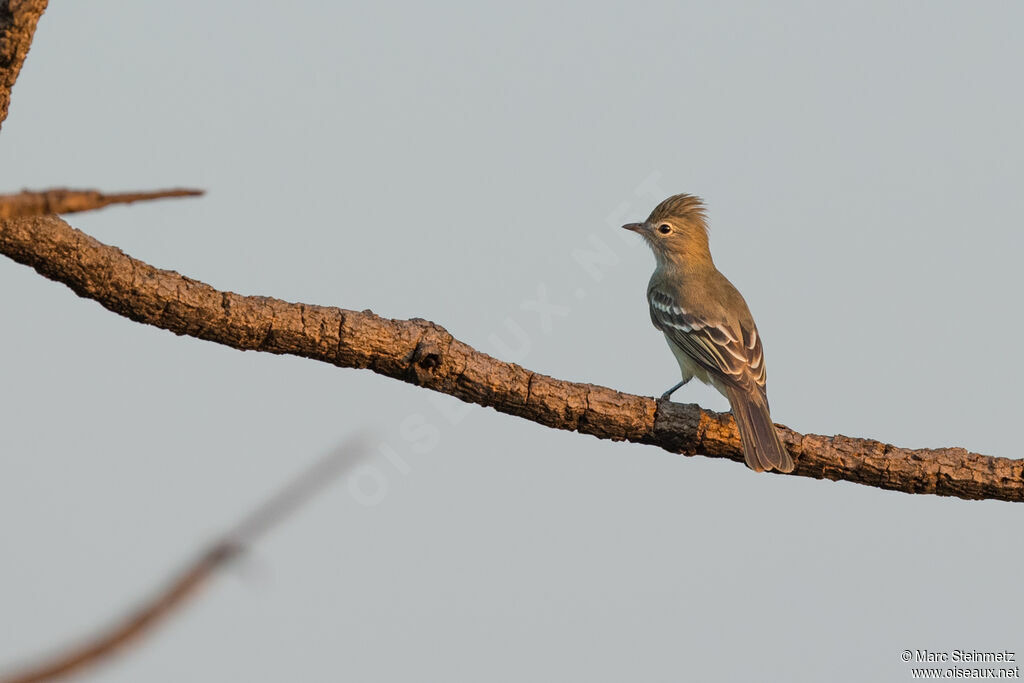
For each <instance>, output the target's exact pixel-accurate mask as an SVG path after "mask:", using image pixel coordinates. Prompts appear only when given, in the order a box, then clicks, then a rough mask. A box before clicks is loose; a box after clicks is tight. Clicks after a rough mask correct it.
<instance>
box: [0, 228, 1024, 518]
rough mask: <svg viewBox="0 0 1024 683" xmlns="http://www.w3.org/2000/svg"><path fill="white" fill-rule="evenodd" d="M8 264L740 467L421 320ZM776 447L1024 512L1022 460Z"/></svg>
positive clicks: (45, 243)
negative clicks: (1015, 505) (1021, 507)
mask: <svg viewBox="0 0 1024 683" xmlns="http://www.w3.org/2000/svg"><path fill="white" fill-rule="evenodd" d="M0 252H2V253H4V254H6V255H7V256H9V257H11V258H12V259H14V260H15V261H18V262H19V263H24V264H26V265H28V266H31V267H32V268H35V269H36V270H37V271H38V272H39V273H40V274H42V275H44V276H45V277H48V278H51V279H53V280H57V281H58V282H63V283H64V284H66V285H67V286H68V287H70V288H71V289H72V290H74V291H75V292H76V293H78V294H79V295H80V296H83V297H87V298H90V299H93V300H95V301H97V302H99V303H100V304H101V305H103V306H104V307H106V308H108V309H109V310H111V311H114V312H115V313H117V314H119V315H123V316H125V317H128V318H131V319H132V320H136V321H138V322H142V323H146V324H148V325H154V326H156V327H161V328H163V329H166V330H170V331H172V332H174V333H175V334H186V335H189V336H193V337H197V338H199V339H206V340H209V341H214V342H217V343H219V344H224V345H226V346H230V347H233V348H236V349H243V350H257V351H265V352H268V353H285V354H292V355H296V356H304V357H306V358H313V359H316V360H319V361H323V362H325V363H330V364H332V365H337V366H340V367H348V368H368V369H370V370H372V371H374V372H377V373H380V374H382V375H386V376H388V377H392V378H395V379H399V380H402V381H404V382H410V383H412V384H417V385H419V386H423V387H426V388H428V389H432V390H434V391H439V392H442V393H446V394H450V395H452V396H455V397H457V398H459V399H462V400H463V401H468V402H473V403H479V404H480V405H484V406H491V407H493V408H495V409H496V410H499V411H501V412H504V413H509V414H511V415H518V416H520V417H523V418H526V419H528V420H532V421H533V422H537V423H538V424H542V425H545V426H548V427H552V428H555V429H567V430H575V431H579V432H582V433H585V434H592V435H594V436H597V437H599V438H602V439H612V440H628V441H636V442H640V443H649V444H656V445H658V446H661V447H662V448H664V449H666V450H669V451H671V452H673V453H685V454H687V455H692V454H697V453H700V454H703V455H708V456H713V457H725V458H729V459H732V460H735V461H737V462H742V460H743V453H742V449H741V447H740V442H739V436H738V435H737V433H736V428H735V423H734V422H733V420H732V416H731V415H729V414H728V413H713V412H709V411H706V410H702V409H701V408H700V407H699V406H696V405H682V404H676V403H669V402H667V401H661V402H656V401H655V400H654V399H652V398H648V397H644V396H634V395H631V394H625V393H622V392H618V391H614V390H612V389H608V388H606V387H601V386H595V385H593V384H580V383H576V382H566V381H563V380H558V379H554V378H551V377H547V376H545V375H541V374H539V373H535V372H531V371H530V370H527V369H525V368H523V367H520V366H519V365H516V364H514V363H505V362H502V361H500V360H497V359H495V358H492V357H491V356H488V355H486V354H484V353H481V352H479V351H477V350H476V349H474V348H472V347H470V346H469V345H468V344H465V343H463V342H461V341H459V340H457V339H455V338H453V337H452V335H450V334H449V333H448V332H447V331H446V330H445V329H444V328H442V327H440V326H439V325H436V324H434V323H432V322H429V321H427V320H421V319H418V318H417V319H413V320H389V319H387V318H382V317H379V316H377V315H374V314H373V313H372V312H370V311H362V312H359V311H347V310H342V309H339V308H329V307H324V306H313V305H309V304H296V303H288V302H285V301H280V300H278V299H272V298H269V297H261V296H241V295H239V294H234V293H232V292H224V291H219V290H217V289H214V288H213V287H211V286H209V285H207V284H205V283H202V282H198V281H196V280H193V279H191V278H187V277H183V276H182V275H179V274H178V273H175V272H173V271H168V270H160V269H158V268H154V267H153V266H151V265H149V264H147V263H143V262H142V261H139V260H137V259H133V258H131V257H130V256H128V255H126V254H124V253H123V252H121V251H120V250H119V249H116V248H114V247H110V246H107V245H105V244H102V243H101V242H99V241H97V240H95V239H93V238H92V237H90V236H88V235H86V234H84V233H82V232H81V231H79V230H75V229H74V228H72V227H71V226H70V225H68V224H67V223H65V222H64V221H63V220H61V219H60V218H57V217H56V216H41V217H35V218H25V219H17V220H11V221H0ZM781 434H782V437H783V439H784V440H785V442H786V445H787V446H788V448H789V449H790V452H791V453H792V454H793V455H794V457H795V459H796V461H797V468H796V471H795V472H794V474H795V475H798V476H804V477H814V478H818V479H843V480H846V481H851V482H856V483H858V484H865V485H868V486H877V487H879V488H884V489H894V490H898V491H905V492H907V493H934V494H938V495H944V496H957V497H960V498H967V499H977V498H994V499H998V500H1008V501H1022V500H1024V461H1022V460H1010V459H1008V458H997V457H991V456H986V455H980V454H978V453H971V452H969V451H966V450H964V449H962V448H938V449H921V450H909V449H904V448H897V447H895V446H890V445H888V444H883V443H880V442H878V441H874V440H871V439H857V438H848V437H845V436H834V437H827V436H817V435H814V434H800V433H798V432H795V431H793V430H790V429H787V428H782V429H781ZM762 476H763V475H762ZM765 481H768V479H767V478H765Z"/></svg>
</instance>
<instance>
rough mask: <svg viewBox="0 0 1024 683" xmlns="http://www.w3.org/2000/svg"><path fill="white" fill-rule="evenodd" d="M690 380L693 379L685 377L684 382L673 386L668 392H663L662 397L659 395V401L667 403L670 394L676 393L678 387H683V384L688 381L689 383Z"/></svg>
mask: <svg viewBox="0 0 1024 683" xmlns="http://www.w3.org/2000/svg"><path fill="white" fill-rule="evenodd" d="M691 379H693V377H692V376H691V377H687V378H686V379H684V380H682V381H680V382H679V384H676V385H675V386H673V387H672V388H671V389H669V390H668V391H666V392H665V393H664V394H662V395H661V400H662V401H667V400H668V399H669V397H670V396H672V394H674V393H676V390H677V389H678V388H679V387H681V386H683V385H684V384H686V383H687V382H689V381H690V380H691Z"/></svg>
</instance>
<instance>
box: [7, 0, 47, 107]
mask: <svg viewBox="0 0 1024 683" xmlns="http://www.w3.org/2000/svg"><path fill="white" fill-rule="evenodd" d="M46 4H47V0H9V2H4V3H0V125H3V122H4V120H5V119H6V118H7V109H8V107H9V106H10V104H11V88H12V87H14V82H15V81H16V80H18V74H19V73H21V65H22V64H24V62H25V55H27V54H28V48H29V46H30V45H32V37H33V36H34V35H35V33H36V24H37V23H38V22H39V17H41V16H42V15H43V12H44V11H45V10H46Z"/></svg>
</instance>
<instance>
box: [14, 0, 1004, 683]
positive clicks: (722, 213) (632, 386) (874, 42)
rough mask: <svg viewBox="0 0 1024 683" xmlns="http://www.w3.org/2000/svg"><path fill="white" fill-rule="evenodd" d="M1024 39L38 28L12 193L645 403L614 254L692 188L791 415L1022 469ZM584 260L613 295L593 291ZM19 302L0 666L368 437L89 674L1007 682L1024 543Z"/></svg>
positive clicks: (297, 22) (917, 513)
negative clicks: (965, 451) (149, 195)
mask: <svg viewBox="0 0 1024 683" xmlns="http://www.w3.org/2000/svg"><path fill="white" fill-rule="evenodd" d="M1022 24H1024V6H1022V5H1021V4H1020V3H1013V2H993V3H950V2H933V3H923V2H916V3H891V2H873V3H856V4H855V3H846V4H845V6H838V5H837V3H825V4H821V3H770V4H769V3H711V2H707V3H701V4H680V3H628V4H627V3H622V4H612V3H603V2H602V3H565V4H562V5H556V6H552V5H551V4H550V3H539V2H516V3H504V4H501V5H492V4H481V3H441V4H438V3H431V4H430V5H422V4H415V3H387V4H376V5H370V4H369V3H366V4H360V5H353V4H350V3H335V4H331V3H314V2H306V3H292V4H290V5H289V6H288V7H285V6H283V5H281V4H280V3H270V2H253V3H247V4H246V6H245V8H244V9H242V8H241V5H239V4H238V3H227V2H189V1H183V2H175V3H139V2H127V1H123V2H96V3H70V2H64V3H53V5H52V6H51V8H50V10H49V11H48V12H47V14H46V15H45V16H44V17H43V19H42V21H41V23H40V27H39V31H38V33H37V35H36V40H35V43H34V45H33V48H32V52H31V53H30V55H29V58H28V61H27V63H26V65H25V68H24V71H23V73H22V76H21V79H20V80H19V82H18V84H17V86H16V87H15V90H14V93H13V103H12V107H11V113H10V118H9V119H8V120H7V122H6V123H5V124H4V127H3V133H2V135H0V155H2V157H0V158H2V159H3V160H4V162H5V163H3V165H2V167H0V187H3V188H6V191H15V190H18V189H20V188H22V187H33V188H42V187H49V186H58V185H70V186H76V187H98V188H102V189H105V190H111V191H114V190H134V189H149V188H160V187H167V186H180V185H189V186H199V187H203V188H206V189H207V190H208V191H209V194H208V195H207V196H206V197H204V198H202V199H200V200H181V201H175V202H163V203H153V204H149V205H140V206H136V207H131V208H112V209H108V210H105V211H102V212H98V213H95V214H89V215H82V216H72V217H70V222H71V223H72V224H73V225H75V226H76V227H79V228H80V229H82V230H85V231H86V232H88V233H90V234H92V235H94V236H95V237H97V238H98V239H100V240H103V241H105V242H107V243H110V244H115V245H117V246H118V247H120V248H122V249H124V250H125V251H126V252H128V253H129V254H132V255H133V256H135V257H138V258H141V259H144V260H146V261H148V262H149V263H152V264H154V265H157V266H160V267H165V268H171V269H174V270H178V271H179V272H182V273H184V274H186V275H189V276H191V277H195V278H198V279H201V280H204V281H206V282H209V283H211V284H212V285H214V286H217V287H220V288H225V289H230V290H232V291H236V292H240V293H244V294H266V295H272V296H276V297H280V298H283V299H287V300H291V301H303V302H309V303H317V304H325V305H338V306H342V307H346V308H352V309H363V308H372V309H373V310H374V311H375V312H378V313H380V314H381V315H385V316H388V317H396V318H405V317H414V316H419V317H424V318H429V319H431V320H434V321H436V322H439V323H441V324H443V325H445V326H446V327H447V328H448V329H449V330H450V331H451V332H452V333H453V334H455V335H456V336H457V337H459V338H460V339H463V340H464V341H466V342H468V343H470V344H472V345H474V346H476V347H477V348H479V349H481V350H483V351H486V352H489V353H492V354H494V355H497V356H501V357H504V358H507V359H510V360H517V361H520V362H521V363H523V364H524V365H525V366H527V367H529V368H531V369H534V370H537V371H540V372H544V373H547V374H551V375H554V376H556V377H560V378H565V379H572V380H580V381H588V382H594V383H599V384H604V385H607V386H611V387H615V388H617V389H621V390H623V391H629V392H634V393H641V394H647V395H652V394H657V393H660V392H661V391H663V390H664V389H665V388H666V387H668V386H669V385H670V384H672V383H674V382H675V381H676V379H677V377H678V370H677V368H676V365H675V361H674V360H673V359H672V357H671V355H670V353H669V351H668V349H667V348H666V347H665V345H664V341H663V339H662V338H661V335H660V334H659V333H657V332H656V331H655V330H654V329H653V328H652V327H651V326H650V322H649V320H648V314H647V311H646V304H645V301H644V291H645V287H646V283H647V278H648V277H649V275H650V272H651V270H652V268H653V259H652V257H651V255H650V254H649V253H648V252H647V250H646V248H644V247H643V246H641V245H640V244H639V243H638V242H639V240H636V239H634V240H632V241H630V240H624V239H622V238H623V237H635V236H631V235H629V234H625V233H624V234H623V235H621V236H620V234H619V233H618V232H616V230H617V227H616V226H618V225H619V224H621V223H622V222H625V221H626V220H628V219H632V220H636V219H642V218H644V217H646V215H647V214H648V212H649V211H650V209H651V208H652V206H653V205H654V204H655V203H656V202H657V201H658V200H659V199H661V198H662V197H661V196H655V195H659V194H661V195H668V194H674V193H677V192H683V191H685V192H691V193H696V194H699V195H701V196H703V197H704V198H705V199H706V201H707V203H708V206H709V211H710V221H711V231H712V233H711V234H712V251H713V253H714V255H715V258H716V261H717V263H718V265H719V267H720V268H721V269H722V270H723V272H725V273H726V274H727V275H728V276H729V277H730V278H731V279H732V280H733V282H734V283H735V284H736V285H737V287H738V288H739V289H740V290H741V291H742V292H743V293H744V295H745V296H746V298H747V301H748V302H749V304H750V306H751V309H752V310H753V312H754V315H755V317H756V318H757V321H758V324H759V327H760V330H761V332H762V335H763V337H764V339H765V350H766V354H767V359H768V367H769V379H770V382H769V386H770V389H771V399H772V408H773V415H774V417H775V419H776V420H777V421H779V422H782V423H785V424H788V425H790V426H792V427H793V428H795V429H798V430H801V431H805V432H814V433H819V434H835V433H842V434H848V435H853V436H864V437H872V438H876V439H880V440H883V441H887V442H891V443H895V444H898V445H901V446H907V447H927V446H952V445H957V446H964V447H967V448H970V449H972V450H975V451H979V452H982V453H988V454H993V455H1002V456H1009V457H1018V456H1020V455H1021V450H1020V440H1019V436H1018V430H1019V426H1020V423H1021V408H1022V400H1021V393H1020V389H1019V387H1020V386H1021V385H1022V382H1024V369H1022V367H1024V366H1022V364H1021V362H1020V344H1021V340H1022V339H1024V324H1022V322H1021V318H1020V314H1019V312H1018V311H1019V306H1020V303H1019V297H1020V292H1021V291H1022V284H1024V276H1022V274H1021V269H1020V266H1019V262H1020V256H1021V254H1022V253H1024V251H1022V247H1024V238H1022V236H1021V231H1020V226H1021V220H1022V217H1024V193H1022V192H1021V190H1020V188H1021V186H1022V183H1024V165H1022V161H1021V159H1022V158H1024V135H1022V129H1021V122H1022V121H1024V90H1022V89H1021V87H1020V65H1021V64H1022V63H1024V44H1022V43H1021V41H1020V35H1019V34H1020V26H1021V25H1022ZM651 188H655V189H651ZM595 239H596V240H600V241H602V242H603V243H604V244H606V245H607V247H608V249H610V250H611V251H612V252H613V253H614V255H615V257H614V259H613V260H614V262H613V263H610V264H608V265H606V266H604V267H602V269H601V275H602V276H601V277H600V278H599V279H595V278H594V277H592V276H591V275H590V274H588V272H587V271H585V270H584V269H582V268H581V267H580V266H579V265H578V264H577V263H576V261H574V259H573V257H572V254H573V251H574V250H575V249H579V248H582V247H588V248H592V245H593V240H595ZM539 287H543V288H544V289H545V291H546V294H547V297H548V298H549V299H551V300H552V301H553V302H555V303H558V304H560V305H563V306H565V307H568V308H569V312H568V314H567V315H565V316H564V317H558V318H556V319H555V320H554V321H553V324H552V326H551V328H550V329H549V330H545V329H544V328H543V326H542V325H541V322H542V321H541V319H540V318H539V317H538V316H537V315H536V314H535V313H534V312H531V311H529V310H524V309H523V308H522V304H523V302H524V301H529V300H531V299H536V298H537V293H538V288H539ZM0 291H2V292H3V296H2V297H0V320H3V321H4V322H3V330H2V334H0V358H3V359H4V360H3V362H0V384H2V386H3V391H2V392H0V416H2V418H0V419H2V425H0V467H2V472H3V474H2V476H0V547H2V548H3V559H2V562H0V615H2V618H0V663H10V662H14V661H21V660H23V659H24V657H25V656H27V655H30V654H33V653H39V652H42V651H45V650H47V649H50V648H52V647H53V646H56V645H59V644H64V643H66V642H68V641H69V640H73V639H75V638H76V637H78V636H80V635H82V634H83V633H87V632H90V631H91V630H92V629H93V628H95V627H96V626H97V625H98V624H103V623H108V622H109V621H110V620H111V619H113V618H115V617H116V616H119V615H121V614H122V613H123V612H124V611H125V610H126V609H127V608H129V607H130V606H132V605H134V604H135V603H136V602H137V600H138V599H139V598H140V597H142V596H144V595H148V594H150V592H151V591H152V590H153V588H154V587H155V586H157V585H159V584H160V582H161V581H163V580H164V579H165V577H167V576H168V575H169V573H170V572H171V571H172V570H174V569H176V568H178V567H180V566H181V565H182V563H183V562H184V561H186V560H187V559H188V558H190V557H192V556H193V554H194V553H195V552H196V551H197V550H198V549H199V548H200V547H202V546H203V544H204V543H206V542H207V541H208V540H209V539H211V538H212V537H213V536H214V535H216V534H218V533H220V532H221V531H222V530H224V529H225V528H227V527H229V526H231V525H232V524H233V523H234V522H235V521H236V520H237V519H238V518H239V517H240V516H241V515H243V514H244V513H245V512H246V511H248V510H249V509H250V508H251V507H252V506H253V505H254V504H255V503H256V502H257V501H260V500H261V499H263V498H264V497H265V496H266V495H267V494H268V493H269V492H271V491H272V490H274V489H275V488H276V487H277V486H278V485H280V484H281V483H282V482H283V481H285V480H287V479H288V478H289V477H290V476H292V475H294V474H295V473H296V472H297V471H299V470H300V469H302V468H303V467H304V466H305V465H306V464H308V463H310V462H311V461H313V460H314V459H315V458H317V457H318V456H320V455H322V454H323V453H325V452H327V451H328V450H330V449H331V448H333V447H334V446H335V445H337V444H338V443H339V442H340V441H342V440H343V439H344V438H345V437H346V436H348V435H350V434H352V433H354V432H355V431H358V430H360V429H369V430H371V431H372V433H373V434H375V435H376V436H375V441H374V443H377V444H379V445H381V446H382V447H384V448H385V449H391V450H392V452H393V453H396V454H398V457H400V458H401V459H402V460H403V461H404V462H406V463H407V464H408V468H407V471H406V472H405V473H403V472H402V471H400V469H399V468H396V466H395V465H394V463H393V462H392V461H389V460H388V459H387V458H385V457H383V456H375V457H374V458H373V459H372V460H370V461H369V465H370V466H372V467H373V468H375V470H374V471H375V472H377V474H378V479H376V480H373V479H372V478H369V477H368V475H366V474H365V472H364V473H363V474H362V475H361V476H360V477H359V479H357V480H355V484H358V485H359V486H354V485H353V483H352V482H353V480H349V481H339V482H338V483H337V484H336V485H334V486H332V487H331V488H330V489H329V490H328V491H327V493H326V494H325V495H323V496H321V497H320V498H318V499H317V500H316V501H315V502H314V503H313V504H312V505H310V506H309V507H308V508H306V509H304V510H303V511H302V513H301V514H300V515H299V516H297V517H296V518H294V519H292V520H291V521H290V522H289V523H288V524H287V525H286V526H284V527H283V528H280V529H279V530H277V531H276V532H274V533H273V534H272V535H271V536H270V537H268V538H267V539H266V540H265V541H264V542H262V543H260V544H259V545H258V546H257V547H256V549H255V550H254V552H253V553H252V554H251V556H250V557H249V558H248V559H247V560H246V561H245V562H244V563H242V565H241V566H239V568H238V569H237V570H235V571H232V572H228V573H226V574H224V575H222V576H220V577H219V578H218V579H217V580H216V581H215V582H214V583H213V584H211V585H210V587H209V589H208V590H207V591H205V593H204V594H203V595H202V597H201V599H199V600H198V601H196V602H194V603H193V604H191V606H189V607H188V608H187V609H186V610H185V611H184V612H182V613H181V614H179V615H178V616H177V617H176V618H174V619H173V620H172V621H171V622H169V623H168V624H166V625H165V627H164V628H162V629H161V630H160V631H159V633H158V634H157V636H156V637H154V638H152V639H150V640H147V641H146V642H145V643H144V644H143V645H142V646H141V647H138V648H135V649H133V650H131V651H130V652H128V653H127V654H126V655H125V656H123V657H121V658H119V659H117V660H116V662H115V663H113V664H112V665H110V666H105V667H103V668H101V669H97V670H96V671H95V672H94V674H93V675H91V676H87V677H86V679H87V680H95V681H125V682H127V681H139V680H145V681H181V680H201V681H224V680H245V681H280V680H304V681H340V680H351V681H413V680H416V681H446V682H447V681H540V680H545V681H588V682H597V681H609V682H610V681H624V680H638V681H679V680H703V681H756V680H789V681H821V680H837V681H863V680H886V681H889V680H892V681H900V680H911V678H910V666H909V665H907V664H904V663H903V662H902V661H900V657H899V655H900V652H901V651H902V650H904V649H918V648H921V649H923V648H929V649H932V650H952V649H955V648H960V649H979V650H1002V649H1008V650H1012V651H1016V652H1017V653H1018V659H1021V658H1022V657H1024V628H1022V627H1021V624H1020V614H1021V611H1022V607H1024V597H1022V594H1021V591H1020V568H1021V563H1022V561H1024V544H1022V541H1021V534H1020V529H1021V523H1022V510H1024V508H1021V507H1020V506H1019V505H1013V504H1009V503H999V502H967V501H961V500H953V499H945V498H938V497H933V496H910V495H906V494H901V493H893V492H886V491H880V490H876V489H871V488H866V487H862V486H855V485H852V484H845V483H833V482H827V481H815V480H811V479H804V478H797V477H779V476H756V475H754V474H753V473H751V472H748V471H746V470H744V469H743V468H741V467H739V466H737V465H736V464H734V463H730V462H717V461H713V460H710V459H706V458H700V457H697V458H683V457H675V456H672V455H669V454H667V453H665V452H663V451H661V450H659V449H656V448H650V447H643V446H638V445H629V444H616V443H610V442H606V441H599V440H597V439H594V438H591V437H588V436H581V435H578V434H570V433H563V432H555V431H552V430H548V429H545V428H542V427H540V426H538V425H535V424H532V423H529V422H525V421H522V420H518V419H516V418H512V417H508V416H504V415H499V414H497V413H495V412H494V411H492V410H489V409H483V408H479V407H472V408H469V409H466V410H462V409H461V405H462V404H460V403H458V402H457V401H455V400H453V399H449V398H446V397H441V398H437V397H436V396H434V395H432V394H429V393H428V392H426V391H424V390H421V389H418V388H415V387H412V386H409V385H405V384H402V383H399V382H396V381H392V380H389V379H386V378H383V377H380V376H378V375H374V374H372V373H370V372H367V371H353V370H339V369H337V368H332V367H329V366H325V365H322V364H318V363H314V362H312V361H307V360H302V359H297V358H284V357H275V356H270V355H265V354H256V353H240V352H237V351H233V350H230V349H226V348H222V347H219V346H216V345H213V344H210V343H205V342H200V341H197V340H194V339H188V338H180V337H175V336H174V335H172V334H170V333H168V332H164V331H160V330H157V329H155V328H150V327H144V326H141V325H138V324H136V323H133V322H130V321H128V320H126V319H124V318H120V317H118V316H116V315H114V314H111V313H109V312H107V311H105V310H103V309H102V308H100V307H99V306H98V305H97V304H95V303H92V302H89V301H85V300H82V299H79V298H77V297H76V296H75V295H74V294H72V293H71V291H70V290H68V289H67V288H65V287H64V286H62V285H57V284H55V283H52V282H49V281H47V280H44V279H43V278H41V277H40V276H38V275H37V274H35V273H34V272H32V271H30V270H29V269H27V268H25V267H23V266H20V265H17V264H14V263H13V262H11V261H9V260H6V259H3V260H0ZM508 321H513V323H512V324H513V325H517V326H518V327H519V328H521V329H522V330H523V331H524V332H525V338H526V339H527V343H525V344H521V343H519V342H518V341H517V338H516V335H514V334H513V333H512V332H511V331H510V328H509V324H510V323H509V322H508ZM676 399H677V400H681V401H688V402H689V401H696V402H699V403H701V404H702V405H705V406H707V407H709V408H713V409H718V410H724V409H725V408H726V403H725V401H724V399H722V398H721V397H719V396H717V395H716V394H715V393H713V392H712V391H710V390H708V389H706V388H704V387H696V386H691V387H687V388H686V389H685V390H683V391H682V392H681V393H680V394H678V395H677V397H676ZM374 481H376V483H377V485H378V487H377V488H374V487H373V484H374ZM360 487H361V488H360ZM353 491H355V492H356V493H353ZM360 492H362V493H361V495H357V494H359V493H360ZM367 492H369V493H370V494H372V495H370V496H367V495H366V494H367ZM369 498H372V500H369ZM367 503H373V504H367Z"/></svg>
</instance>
